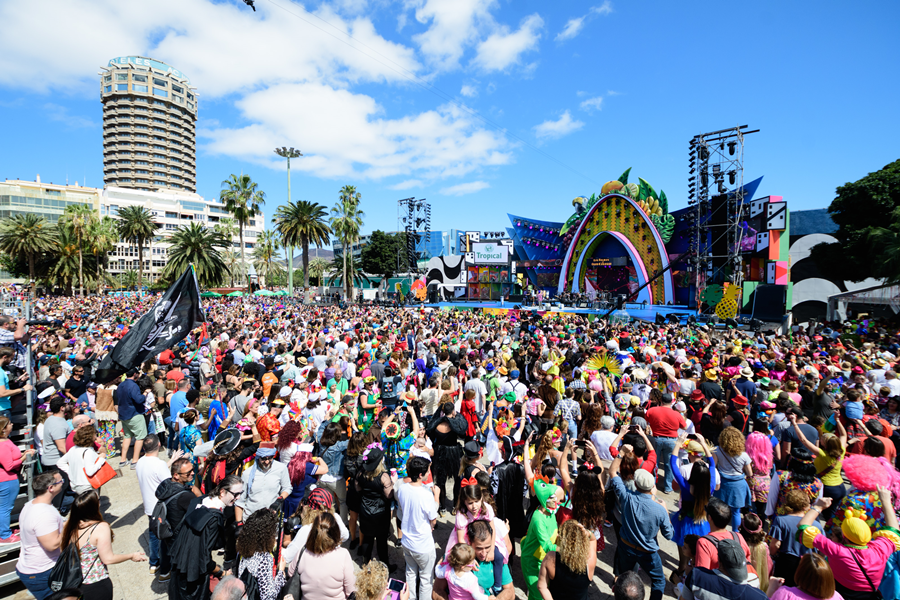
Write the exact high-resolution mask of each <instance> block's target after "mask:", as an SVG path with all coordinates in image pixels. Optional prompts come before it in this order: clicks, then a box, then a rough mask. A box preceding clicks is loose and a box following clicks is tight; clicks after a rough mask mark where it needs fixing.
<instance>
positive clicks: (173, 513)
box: [156, 478, 195, 535]
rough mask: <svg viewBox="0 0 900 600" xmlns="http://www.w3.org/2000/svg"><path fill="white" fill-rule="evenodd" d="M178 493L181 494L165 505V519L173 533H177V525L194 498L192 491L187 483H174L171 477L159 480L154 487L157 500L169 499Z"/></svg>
mask: <svg viewBox="0 0 900 600" xmlns="http://www.w3.org/2000/svg"><path fill="white" fill-rule="evenodd" d="M185 492H187V493H185ZM178 494H181V497H179V498H177V499H175V500H172V501H171V502H169V503H168V504H167V505H166V521H168V522H169V527H171V528H172V532H173V533H174V534H175V535H178V527H179V526H180V525H181V521H182V520H183V519H184V515H185V514H186V513H187V510H188V506H189V505H190V502H191V500H193V499H194V498H195V496H194V493H193V492H192V491H191V486H190V485H189V484H186V483H175V482H174V481H172V479H171V478H169V479H166V480H165V481H163V482H161V483H160V484H159V486H157V488H156V499H157V500H163V501H165V500H169V499H170V498H172V497H173V496H177V495H178Z"/></svg>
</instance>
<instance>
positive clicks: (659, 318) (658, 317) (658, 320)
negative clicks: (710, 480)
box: [655, 313, 666, 325]
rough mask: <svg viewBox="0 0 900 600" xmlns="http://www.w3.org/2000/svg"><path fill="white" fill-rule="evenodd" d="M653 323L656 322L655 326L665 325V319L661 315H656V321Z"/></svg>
mask: <svg viewBox="0 0 900 600" xmlns="http://www.w3.org/2000/svg"><path fill="white" fill-rule="evenodd" d="M655 322H656V324H657V325H665V324H666V318H665V317H664V316H663V315H662V313H656V319H655Z"/></svg>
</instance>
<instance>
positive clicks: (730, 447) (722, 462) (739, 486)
mask: <svg viewBox="0 0 900 600" xmlns="http://www.w3.org/2000/svg"><path fill="white" fill-rule="evenodd" d="M744 450H745V440H744V435H743V434H742V433H741V432H740V431H738V429H737V428H735V427H726V428H725V429H723V430H722V433H721V434H719V447H718V448H716V452H715V458H716V468H717V469H718V470H719V475H720V476H721V480H722V483H721V485H720V486H719V489H717V490H716V492H715V495H716V498H719V499H720V500H722V501H724V502H725V503H726V504H728V506H730V507H731V528H732V529H733V530H734V531H737V530H738V527H740V525H741V511H742V510H744V509H747V508H749V507H750V506H752V505H753V503H752V497H751V495H750V486H749V485H748V484H747V478H749V477H752V476H753V468H752V463H751V461H750V457H749V456H748V455H747V453H746V452H745V451H744Z"/></svg>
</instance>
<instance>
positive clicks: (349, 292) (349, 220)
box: [331, 185, 366, 299]
mask: <svg viewBox="0 0 900 600" xmlns="http://www.w3.org/2000/svg"><path fill="white" fill-rule="evenodd" d="M361 198H362V194H360V193H359V192H357V191H356V187H355V186H352V185H345V186H344V187H343V188H341V194H340V197H339V199H338V202H337V204H335V205H334V207H333V208H332V209H331V229H332V231H334V233H335V235H337V236H338V239H339V240H340V241H341V249H342V250H343V252H341V254H342V255H343V263H344V271H343V277H342V281H343V282H344V297H345V298H347V299H350V298H352V297H353V278H352V277H348V276H347V260H348V258H347V257H348V255H349V256H350V257H351V259H352V252H353V244H355V243H356V242H357V241H358V240H359V230H360V229H362V225H363V221H362V219H363V217H365V216H366V214H365V213H364V212H362V211H361V210H359V201H360V199H361Z"/></svg>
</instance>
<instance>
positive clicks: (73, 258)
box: [50, 227, 81, 296]
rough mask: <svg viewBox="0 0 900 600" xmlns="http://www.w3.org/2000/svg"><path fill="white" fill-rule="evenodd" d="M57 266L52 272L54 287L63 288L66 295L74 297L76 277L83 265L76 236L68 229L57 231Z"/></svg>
mask: <svg viewBox="0 0 900 600" xmlns="http://www.w3.org/2000/svg"><path fill="white" fill-rule="evenodd" d="M56 233H57V241H56V252H57V258H56V264H55V265H54V266H53V270H52V271H51V272H50V276H51V279H52V281H53V283H54V285H57V286H59V287H63V288H65V290H66V295H68V296H71V295H72V287H73V285H74V281H75V277H76V275H79V266H80V264H81V250H80V248H79V245H78V241H77V239H76V238H75V235H74V234H73V233H72V232H71V231H69V229H68V228H66V227H58V228H57V230H56Z"/></svg>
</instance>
